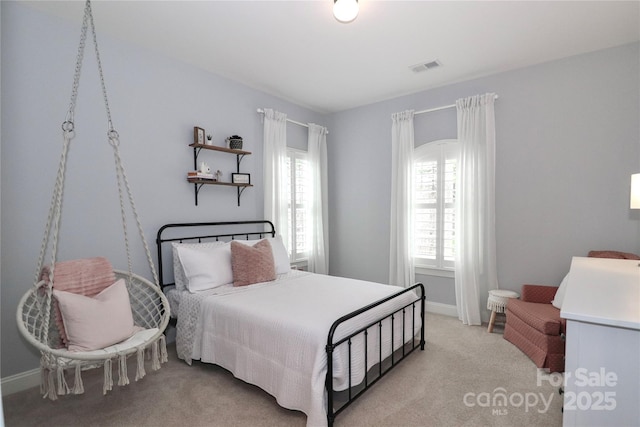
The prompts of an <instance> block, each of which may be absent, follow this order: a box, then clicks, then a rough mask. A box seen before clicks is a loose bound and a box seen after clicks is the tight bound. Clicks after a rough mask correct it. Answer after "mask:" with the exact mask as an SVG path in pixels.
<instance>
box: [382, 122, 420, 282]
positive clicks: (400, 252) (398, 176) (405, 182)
mask: <svg viewBox="0 0 640 427" xmlns="http://www.w3.org/2000/svg"><path fill="white" fill-rule="evenodd" d="M413 114H414V111H413V110H408V111H403V112H401V113H395V114H393V115H392V116H391V119H392V121H393V123H392V127H391V241H390V254H389V283H390V284H392V285H397V286H402V287H405V288H406V287H409V286H411V285H413V284H414V283H415V277H416V275H415V271H414V268H413V264H414V263H413V248H412V246H413V242H412V239H411V234H412V232H413V215H412V210H413V206H412V204H413V201H412V200H413V144H414V142H413Z"/></svg>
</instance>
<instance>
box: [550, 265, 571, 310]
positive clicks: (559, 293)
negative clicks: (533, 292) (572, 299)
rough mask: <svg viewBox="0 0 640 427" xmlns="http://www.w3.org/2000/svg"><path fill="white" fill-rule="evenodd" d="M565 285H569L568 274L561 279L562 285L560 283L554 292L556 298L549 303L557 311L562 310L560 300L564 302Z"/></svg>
mask: <svg viewBox="0 0 640 427" xmlns="http://www.w3.org/2000/svg"><path fill="white" fill-rule="evenodd" d="M567 283H569V273H567V275H566V276H564V279H562V283H560V286H559V287H558V290H557V291H556V296H555V297H554V298H553V301H551V304H552V305H553V306H554V307H555V308H557V309H561V308H562V300H564V293H565V292H566V291H567Z"/></svg>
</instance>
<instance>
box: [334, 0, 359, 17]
mask: <svg viewBox="0 0 640 427" xmlns="http://www.w3.org/2000/svg"><path fill="white" fill-rule="evenodd" d="M358 10H359V6H358V0H333V16H335V18H336V19H337V20H338V21H340V22H344V23H347V22H351V21H353V20H354V19H356V16H358Z"/></svg>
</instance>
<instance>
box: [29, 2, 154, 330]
mask: <svg viewBox="0 0 640 427" xmlns="http://www.w3.org/2000/svg"><path fill="white" fill-rule="evenodd" d="M89 27H90V28H91V34H92V40H93V45H94V49H95V53H96V60H97V65H98V73H99V76H100V84H101V88H102V96H103V100H104V104H105V109H106V114H107V127H108V130H107V139H108V142H109V144H110V145H111V146H112V148H113V153H114V161H115V168H116V179H117V183H118V196H119V200H120V213H121V218H122V228H123V232H124V241H125V248H126V253H127V264H128V272H129V276H130V277H131V276H132V274H133V268H132V262H131V253H130V245H129V234H128V229H127V220H126V209H125V192H126V195H127V199H128V201H129V204H130V206H131V210H132V213H133V216H134V218H135V221H136V226H137V229H138V232H139V234H140V238H141V240H142V243H143V246H144V250H145V252H146V256H147V261H148V263H149V266H150V268H151V273H152V275H153V279H154V283H155V284H156V285H157V284H158V276H157V272H156V269H155V266H154V264H153V261H152V259H151V252H150V250H149V247H148V245H147V242H146V239H145V238H144V231H143V229H142V224H141V223H140V218H139V215H138V212H137V209H136V206H135V202H134V200H133V195H132V192H131V187H130V185H129V180H128V178H127V175H126V173H125V170H124V166H123V163H122V159H121V157H120V151H119V145H120V137H119V134H118V132H117V131H116V130H115V128H114V127H113V121H112V119H111V110H110V108H109V101H108V96H107V89H106V84H105V79H104V73H103V70H102V62H101V60H100V52H99V49H98V41H97V37H96V31H95V25H94V21H93V14H92V11H91V2H90V0H87V1H86V3H85V8H84V16H83V20H82V29H81V33H80V43H79V46H78V53H77V56H76V66H75V72H74V76H73V84H72V89H71V100H70V102H69V109H68V111H67V115H66V117H65V120H64V122H63V123H62V134H63V141H64V142H63V147H62V154H61V156H60V163H59V166H58V173H57V175H56V181H55V185H54V191H53V196H52V200H51V206H50V207H49V214H48V216H47V222H46V229H45V234H44V237H43V241H42V245H41V248H40V254H39V258H38V265H37V268H36V274H35V280H34V283H35V286H36V287H39V286H40V285H41V281H40V274H41V273H40V272H41V271H42V268H43V266H44V259H45V257H46V252H47V248H48V246H49V240H50V239H52V244H51V261H50V269H49V286H47V289H46V293H47V297H46V301H50V300H51V294H52V288H53V283H54V274H55V273H54V269H55V264H56V257H57V252H58V236H59V231H60V222H61V217H62V200H63V195H64V184H65V173H66V165H67V158H68V152H69V146H70V143H71V140H72V139H73V138H74V137H75V123H74V113H75V107H76V101H77V97H78V87H79V84H80V75H81V71H82V63H83V60H84V51H85V46H86V40H87V30H88V29H89ZM51 233H53V236H52V237H51ZM42 309H44V311H45V319H46V321H47V322H48V321H49V318H50V309H51V304H49V303H48V302H47V303H45V304H44V307H42ZM48 330H49V328H48V327H47V328H42V330H41V332H39V333H41V334H43V335H41V337H42V338H43V340H44V341H45V342H46V341H47V340H48Z"/></svg>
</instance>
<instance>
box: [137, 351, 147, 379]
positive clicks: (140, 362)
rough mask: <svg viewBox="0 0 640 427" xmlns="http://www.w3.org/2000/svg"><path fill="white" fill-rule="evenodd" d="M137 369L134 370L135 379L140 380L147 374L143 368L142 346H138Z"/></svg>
mask: <svg viewBox="0 0 640 427" xmlns="http://www.w3.org/2000/svg"><path fill="white" fill-rule="evenodd" d="M137 359H138V369H137V370H136V381H138V380H141V379H142V378H144V376H145V375H146V374H147V373H146V372H145V370H144V347H138V354H137Z"/></svg>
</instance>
